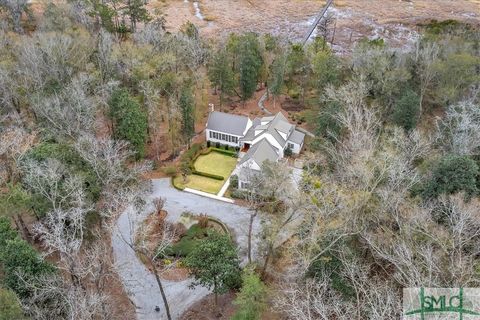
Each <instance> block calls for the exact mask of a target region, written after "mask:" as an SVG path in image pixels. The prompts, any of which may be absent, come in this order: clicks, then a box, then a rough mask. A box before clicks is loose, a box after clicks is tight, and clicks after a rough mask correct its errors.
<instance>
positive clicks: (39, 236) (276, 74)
mask: <svg viewBox="0 0 480 320" xmlns="http://www.w3.org/2000/svg"><path fill="white" fill-rule="evenodd" d="M0 12H1V14H2V16H4V17H7V18H8V22H5V23H3V22H2V23H1V24H0V164H1V165H0V319H13V318H15V319H22V318H23V317H24V318H30V319H119V318H121V317H120V312H122V310H120V309H119V308H117V306H116V302H117V301H116V300H115V299H116V296H115V295H113V294H112V292H111V290H110V289H109V283H110V282H111V281H112V279H115V268H114V266H113V262H112V261H111V258H110V256H111V243H110V240H111V239H110V234H111V230H112V228H113V222H114V221H115V219H116V217H117V215H118V213H119V212H121V211H122V210H124V209H125V208H126V207H127V206H134V207H135V208H142V206H143V205H144V204H145V198H146V196H147V195H148V193H149V191H150V189H149V188H150V185H149V183H148V179H146V178H145V177H146V174H147V173H149V172H151V171H152V170H154V169H155V170H156V169H157V168H159V167H162V166H163V165H164V162H163V161H164V160H165V155H166V157H167V158H168V159H169V160H172V159H178V158H179V157H181V155H182V154H183V155H184V157H185V155H188V151H187V152H186V153H183V152H185V151H186V150H187V149H190V147H191V143H192V139H194V138H195V137H198V136H199V135H201V134H203V133H201V131H198V130H197V129H196V125H200V126H204V120H205V119H204V115H205V113H206V111H207V110H208V103H209V101H208V97H209V94H213V95H218V99H219V104H220V105H219V106H218V108H220V109H222V108H225V110H227V105H232V103H233V104H236V103H237V102H239V103H238V104H237V105H236V107H237V108H238V109H239V110H242V108H245V105H246V103H247V102H248V101H250V100H251V99H252V98H253V97H254V95H255V93H256V92H257V90H260V89H265V88H266V90H267V94H268V99H270V100H271V101H273V102H272V104H273V106H279V105H281V103H284V104H289V105H293V106H295V108H294V111H290V112H289V115H290V116H291V118H293V119H294V120H295V121H296V122H297V123H298V124H304V125H306V126H307V127H308V128H310V129H311V130H312V131H314V133H315V135H316V137H315V138H312V139H311V140H310V141H309V142H308V153H306V156H305V157H306V161H305V165H304V171H303V176H302V181H301V183H300V186H299V188H297V187H295V186H293V185H292V184H291V183H288V181H289V178H288V175H289V173H288V169H287V168H286V167H285V164H284V163H266V164H265V165H264V168H263V170H262V174H261V175H259V176H257V177H255V181H254V182H252V185H254V186H255V189H254V191H251V192H246V193H245V194H243V195H242V197H243V198H244V202H245V203H246V205H248V206H249V208H251V209H252V219H253V217H258V218H259V219H260V220H261V221H262V234H261V241H260V242H261V250H260V251H261V252H260V254H259V257H253V258H252V257H251V255H250V252H249V256H248V262H249V264H248V266H246V267H245V268H244V269H243V273H242V279H239V274H240V266H239V264H238V263H239V261H238V257H237V252H236V249H235V246H234V244H233V243H232V242H231V241H230V238H228V237H226V236H219V235H215V236H212V237H211V238H210V240H209V241H210V242H211V243H209V242H205V243H203V245H201V246H199V247H198V248H197V251H195V253H194V254H192V255H191V256H189V257H188V258H187V259H186V261H187V262H186V264H187V267H190V268H191V270H192V274H193V275H194V276H195V279H196V282H195V284H200V285H205V286H207V287H211V288H213V292H214V293H215V295H217V294H222V293H225V292H226V291H228V290H230V289H234V290H237V292H238V293H237V299H236V300H235V302H234V305H235V306H236V313H235V315H234V316H233V319H260V316H261V314H262V312H264V311H266V310H269V309H271V310H276V311H278V317H279V319H284V318H285V319H352V318H355V319H397V318H398V317H399V314H400V312H401V302H402V300H401V294H402V291H401V290H402V288H404V287H420V286H423V287H478V286H479V285H480V274H479V268H480V260H479V252H478V247H479V246H480V211H479V210H478V208H479V207H480V199H479V196H480V194H479V192H480V169H479V166H480V32H479V31H478V29H476V28H475V27H474V26H471V25H468V24H463V23H460V22H456V21H446V22H432V23H430V24H426V25H424V26H421V28H422V29H421V30H422V34H421V36H420V37H419V38H418V39H417V40H416V42H415V43H414V44H413V45H412V46H411V48H410V49H409V50H399V49H395V48H392V47H390V46H389V44H388V43H385V42H384V41H383V40H381V39H375V40H368V39H365V40H364V41H361V42H360V43H358V44H357V46H356V49H355V50H354V51H353V52H351V54H349V55H345V56H338V55H336V54H335V53H334V52H332V50H331V49H330V46H329V43H328V42H326V40H325V39H324V38H323V37H318V38H315V39H313V40H312V41H311V42H309V43H308V44H307V45H306V46H302V45H300V44H296V43H290V42H288V41H286V40H285V39H282V38H279V37H273V36H271V35H268V34H267V35H259V34H255V33H246V34H231V35H229V36H228V37H227V38H224V39H215V40H212V39H203V38H202V37H201V35H200V33H199V30H198V29H197V28H196V26H195V25H194V24H192V23H187V24H185V25H183V26H182V28H181V30H180V31H179V32H167V31H166V29H165V24H164V20H163V19H162V18H158V17H154V16H152V15H150V14H149V12H148V11H147V10H146V8H145V5H144V2H143V1H139V0H134V1H106V2H105V1H70V2H68V3H66V4H54V3H49V4H48V5H46V7H45V10H44V12H43V14H42V15H41V17H37V18H35V17H34V16H33V15H32V13H31V11H30V9H29V5H28V3H27V2H26V1H8V0H7V1H0ZM255 103H256V102H255ZM190 150H191V149H190ZM170 170H173V171H174V172H176V171H182V168H176V167H175V168H173V169H172V168H170ZM167 201H168V199H167ZM249 241H251V239H249ZM212 252H218V254H214V255H213V256H212ZM155 258H156V257H153V258H152V259H155ZM207 258H210V259H211V260H209V259H207ZM220 260H221V261H220ZM242 267H243V266H242ZM242 283H243V286H242V285H241V284H242ZM267 287H268V288H267ZM166 298H167V299H168V297H166ZM158 303H159V305H160V304H162V302H160V301H159V302H158ZM169 303H170V307H171V308H175V302H174V301H169Z"/></svg>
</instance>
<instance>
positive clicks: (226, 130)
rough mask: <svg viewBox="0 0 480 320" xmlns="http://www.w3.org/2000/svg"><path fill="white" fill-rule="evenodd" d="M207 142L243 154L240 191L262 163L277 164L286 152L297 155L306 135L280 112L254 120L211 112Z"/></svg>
mask: <svg viewBox="0 0 480 320" xmlns="http://www.w3.org/2000/svg"><path fill="white" fill-rule="evenodd" d="M205 131H206V138H207V141H210V142H212V143H217V142H218V143H220V144H223V145H229V146H232V147H239V148H241V151H242V152H243V153H245V155H244V156H243V157H242V158H241V160H240V162H239V163H238V166H237V169H236V172H237V174H238V176H239V188H241V189H244V188H246V187H248V183H249V180H250V179H249V177H251V175H252V174H255V172H259V171H260V170H261V167H262V164H263V162H264V161H266V160H268V161H271V162H276V161H278V160H279V159H282V158H283V157H284V155H285V150H287V149H289V150H290V151H291V152H292V153H293V154H299V153H300V151H301V150H302V148H303V143H304V139H305V134H304V133H302V132H300V131H298V130H297V129H296V127H295V125H293V124H291V123H289V122H288V120H287V118H285V116H284V115H283V114H282V113H280V112H279V113H277V114H276V115H274V116H268V117H263V118H255V119H254V120H253V121H251V120H250V119H249V118H248V117H245V116H239V115H232V114H228V113H223V112H216V111H214V112H211V113H210V115H209V117H208V121H207V128H206V130H205Z"/></svg>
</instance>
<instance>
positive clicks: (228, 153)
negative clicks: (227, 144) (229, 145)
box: [210, 147, 237, 157]
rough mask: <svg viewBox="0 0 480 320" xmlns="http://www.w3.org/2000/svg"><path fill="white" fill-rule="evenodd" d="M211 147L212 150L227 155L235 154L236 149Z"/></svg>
mask: <svg viewBox="0 0 480 320" xmlns="http://www.w3.org/2000/svg"><path fill="white" fill-rule="evenodd" d="M210 149H212V150H213V151H216V152H219V153H223V154H226V155H229V156H233V157H235V156H237V152H236V151H230V150H225V149H220V148H213V147H212V148H210Z"/></svg>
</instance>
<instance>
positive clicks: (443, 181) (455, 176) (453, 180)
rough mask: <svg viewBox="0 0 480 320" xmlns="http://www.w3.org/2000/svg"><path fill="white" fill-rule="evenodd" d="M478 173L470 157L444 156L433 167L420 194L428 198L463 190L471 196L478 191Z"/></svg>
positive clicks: (476, 166)
mask: <svg viewBox="0 0 480 320" xmlns="http://www.w3.org/2000/svg"><path fill="white" fill-rule="evenodd" d="M478 175H479V169H478V165H477V164H476V162H475V161H474V160H472V159H471V158H469V157H467V156H457V155H448V156H445V157H443V158H442V159H441V160H440V161H439V162H438V163H437V164H436V165H435V166H434V167H433V169H432V172H431V177H430V179H429V180H428V181H427V182H426V184H425V185H424V187H423V190H422V196H423V198H425V199H429V198H436V197H438V196H439V195H441V194H447V195H448V194H453V193H456V192H465V193H466V194H467V195H468V196H472V195H474V194H476V193H477V192H478V189H477V177H478Z"/></svg>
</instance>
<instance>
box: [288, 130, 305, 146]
mask: <svg viewBox="0 0 480 320" xmlns="http://www.w3.org/2000/svg"><path fill="white" fill-rule="evenodd" d="M304 139H305V133H302V132H300V131H298V130H294V131H293V132H292V134H291V135H290V137H288V140H289V141H292V142H295V143H297V144H302V142H303V140H304Z"/></svg>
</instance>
